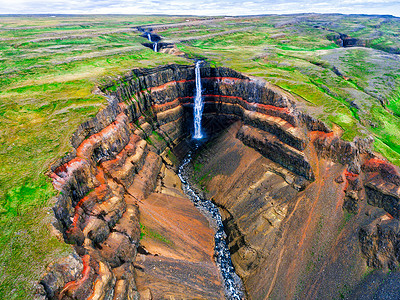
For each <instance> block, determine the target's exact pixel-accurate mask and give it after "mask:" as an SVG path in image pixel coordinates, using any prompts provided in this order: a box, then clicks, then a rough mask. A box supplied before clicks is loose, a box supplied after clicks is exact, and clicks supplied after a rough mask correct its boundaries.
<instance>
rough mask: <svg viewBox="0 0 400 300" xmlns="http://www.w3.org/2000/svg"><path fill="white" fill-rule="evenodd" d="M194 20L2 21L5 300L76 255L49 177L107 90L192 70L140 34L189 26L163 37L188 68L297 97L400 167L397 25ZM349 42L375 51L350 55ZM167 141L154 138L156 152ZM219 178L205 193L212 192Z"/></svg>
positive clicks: (352, 19)
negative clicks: (155, 73) (255, 79)
mask: <svg viewBox="0 0 400 300" xmlns="http://www.w3.org/2000/svg"><path fill="white" fill-rule="evenodd" d="M187 19H189V20H193V19H201V18H191V17H184V18H183V17H167V16H76V17H69V18H66V17H56V18H51V17H18V18H16V17H1V18H0V32H1V38H0V62H1V63H0V227H1V231H2V233H1V235H0V249H1V250H0V298H7V299H29V298H32V293H33V284H32V283H34V282H36V281H37V280H38V278H39V277H40V275H41V274H42V273H43V272H44V270H45V266H46V265H47V264H48V263H50V262H55V261H57V260H58V259H59V258H60V257H62V256H64V255H66V254H67V253H69V251H70V247H69V246H68V245H65V244H63V243H61V242H59V241H58V240H57V239H56V238H55V237H53V236H52V235H51V234H50V233H49V230H50V229H49V226H48V224H49V223H50V221H51V213H50V209H51V207H52V205H53V201H54V199H55V196H56V194H57V192H56V191H55V190H54V189H53V187H52V185H51V183H50V180H49V179H48V178H47V176H46V175H45V173H46V172H47V171H48V167H49V165H50V164H51V162H53V161H55V160H56V159H57V158H60V157H62V156H63V155H65V153H67V152H68V151H70V150H71V146H70V143H69V139H70V137H71V134H72V133H73V132H74V130H75V129H76V128H77V126H78V125H79V124H80V123H82V122H83V121H84V120H87V119H88V118H90V117H91V116H94V115H95V114H96V112H97V111H98V110H99V109H101V108H102V107H104V106H105V105H106V104H107V101H106V99H105V98H104V97H102V96H101V95H98V94H95V93H93V91H96V86H98V85H99V84H103V83H105V82H109V81H110V80H116V78H117V76H118V75H121V74H124V73H125V72H127V71H128V70H129V69H131V68H134V67H154V66H156V65H161V64H167V63H180V64H189V63H192V62H191V61H190V60H187V59H185V58H181V57H176V56H172V55H168V54H163V53H154V52H153V51H151V50H150V49H148V48H146V47H143V46H142V45H141V43H144V42H147V41H146V39H145V38H142V37H140V34H139V32H138V31H137V30H136V29H135V28H134V26H136V25H146V24H164V23H185V24H184V25H183V26H180V27H177V28H164V29H163V30H159V32H158V33H159V34H160V35H162V36H163V37H164V38H165V41H166V42H168V41H175V42H177V47H178V48H179V49H181V50H182V51H184V52H185V53H186V54H187V55H188V56H189V57H203V58H206V59H207V61H208V62H209V63H210V64H211V65H212V66H226V67H231V68H233V69H235V70H237V71H241V72H244V73H246V74H249V75H253V76H259V77H263V78H265V79H266V80H268V81H270V82H272V83H274V84H276V85H278V86H280V87H281V88H283V89H285V90H287V91H290V92H291V93H293V94H294V95H295V97H296V98H297V99H298V100H299V104H298V106H300V107H301V108H302V109H304V110H306V111H308V112H309V113H310V114H311V115H313V116H314V117H317V118H319V119H321V120H323V121H325V122H327V124H329V125H333V124H336V125H338V126H339V127H340V128H342V130H343V138H345V139H348V140H352V139H353V138H354V137H355V136H356V135H359V136H366V135H369V134H372V135H373V136H374V137H375V144H374V146H375V150H377V151H379V152H381V153H382V154H383V155H385V156H386V157H387V158H388V159H389V160H391V161H392V162H394V163H396V164H397V165H400V146H399V143H398V141H399V140H400V130H398V128H400V119H399V118H400V104H399V103H400V76H399V71H400V62H399V60H398V59H397V57H394V56H392V55H389V54H388V53H385V52H380V51H376V50H375V49H380V50H383V51H387V52H390V53H398V52H399V49H400V37H399V35H398V32H399V29H400V22H399V21H398V19H390V18H376V17H374V18H372V17H367V16H340V15H324V16H318V15H305V16H301V17H299V16H267V17H254V18H217V19H214V20H213V21H210V22H205V23H197V24H195V25H193V24H191V22H186V20H187ZM329 24H334V26H333V25H329ZM329 26H332V27H331V28H329ZM338 33H344V34H347V35H349V36H351V37H354V38H357V39H362V40H363V41H365V44H366V46H367V47H370V48H339V46H338V45H337V44H336V43H335V39H336V38H337V34H338ZM180 41H182V42H181V43H179V42H180ZM112 89H113V87H110V90H112ZM161 139H162V136H160V135H158V134H157V133H156V132H153V135H152V140H153V142H157V141H158V142H161ZM169 156H170V157H171V160H174V159H176V158H174V157H173V155H172V153H171V154H169ZM197 167H198V168H201V166H197ZM210 178H212V174H203V175H201V177H200V178H198V181H199V183H200V184H201V185H202V186H205V185H206V184H207V182H208V181H209V180H210ZM349 218H350V216H346V217H345V218H344V220H345V222H347V221H348V219H349ZM343 226H344V225H343ZM143 232H144V233H145V234H148V235H149V236H151V235H152V234H151V233H149V232H146V231H143ZM153 238H158V239H160V240H161V241H163V240H162V238H163V237H162V236H161V235H160V236H158V235H157V234H156V233H154V236H153ZM163 242H166V243H168V242H167V241H163Z"/></svg>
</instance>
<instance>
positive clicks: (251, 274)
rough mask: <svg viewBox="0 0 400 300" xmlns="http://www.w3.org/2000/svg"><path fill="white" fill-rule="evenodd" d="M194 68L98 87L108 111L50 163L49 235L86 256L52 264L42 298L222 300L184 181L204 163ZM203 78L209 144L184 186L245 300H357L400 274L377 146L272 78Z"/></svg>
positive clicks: (389, 187)
mask: <svg viewBox="0 0 400 300" xmlns="http://www.w3.org/2000/svg"><path fill="white" fill-rule="evenodd" d="M195 68H196V67H195V66H193V65H191V66H185V65H166V66H162V67H157V68H153V69H134V70H132V71H131V72H130V74H128V75H126V76H124V77H122V78H120V79H118V80H116V81H114V82H110V83H109V84H108V85H106V86H103V87H100V88H101V90H102V92H103V94H104V95H106V96H107V97H108V99H109V104H108V105H107V107H105V108H104V109H102V110H101V111H99V112H98V114H97V115H96V116H95V117H94V118H92V119H90V120H88V121H86V122H84V123H83V124H81V125H80V126H79V128H78V129H77V130H76V132H75V133H74V134H73V136H72V137H71V143H72V146H73V148H74V151H73V152H71V153H69V154H67V155H66V156H65V157H63V158H62V159H60V160H58V161H57V162H55V163H54V164H53V165H52V166H51V171H50V177H51V179H52V181H53V186H54V188H55V189H57V190H58V191H59V196H58V198H57V202H56V204H55V207H54V213H55V217H56V218H55V219H56V221H55V223H54V224H53V225H54V227H55V228H56V229H57V230H58V231H59V232H60V235H62V238H63V239H64V241H65V242H66V243H69V244H71V245H73V247H74V249H75V254H74V255H71V256H69V257H66V258H65V259H64V260H63V261H60V262H58V263H56V264H53V265H51V266H49V267H48V272H47V273H46V274H45V275H44V276H43V278H42V280H41V281H40V285H41V286H42V291H41V292H40V294H39V295H38V297H41V299H139V297H140V299H224V298H225V295H226V289H225V287H224V284H223V283H222V276H221V274H220V271H219V269H218V267H217V265H216V263H215V254H214V234H215V232H214V229H215V228H213V226H210V222H209V220H208V219H207V218H206V217H205V216H204V215H203V214H202V213H201V212H200V211H199V210H198V209H197V208H196V207H195V206H194V205H193V203H192V202H191V200H190V199H189V198H188V197H187V196H186V194H185V193H184V190H185V187H184V186H182V184H181V181H180V178H179V176H178V173H179V166H180V165H181V163H182V162H184V158H185V157H186V155H187V154H188V153H191V151H194V148H193V144H192V143H191V140H192V136H194V137H195V138H196V135H195V128H194V125H193V119H194V116H193V111H194V102H195V90H196V80H195V79H196V72H195ZM198 72H199V74H198V75H200V76H201V82H200V83H201V86H202V91H203V94H202V99H203V100H204V107H202V114H201V115H202V120H201V124H202V131H201V132H197V133H198V134H199V135H198V136H197V137H200V136H201V135H204V137H205V138H204V141H203V143H202V144H201V145H200V146H199V147H198V149H197V150H196V151H195V152H192V153H193V155H192V161H191V162H190V163H188V168H187V171H186V175H185V176H186V178H188V179H189V180H190V181H191V184H193V190H196V192H197V193H198V194H199V195H200V196H201V198H202V199H210V201H212V203H214V204H215V206H216V207H218V209H219V212H220V214H221V216H222V223H223V226H224V228H225V231H226V235H227V237H226V243H227V245H228V247H229V250H230V254H231V258H232V263H233V266H234V268H235V270H236V273H237V275H238V276H239V277H240V278H241V280H242V281H243V286H244V294H245V295H243V296H242V297H243V298H244V297H246V298H247V299H268V298H273V299H275V298H276V299H336V298H340V297H341V295H344V294H345V293H349V292H350V295H353V296H354V297H356V296H357V293H359V292H360V291H361V290H363V289H364V284H365V282H367V281H368V279H369V277H368V273H366V270H369V269H374V268H375V269H382V270H383V271H382V272H386V271H387V270H391V269H395V268H396V267H397V266H398V265H399V262H400V233H399V217H400V212H399V208H400V207H399V200H400V190H399V186H400V174H399V171H398V168H397V167H395V166H394V165H391V164H390V163H388V162H387V161H386V160H384V159H383V158H382V157H377V156H376V154H374V153H373V152H372V151H371V149H370V145H371V140H369V139H365V140H364V139H355V140H354V141H353V142H347V141H343V140H342V139H341V138H340V134H341V130H340V128H338V127H334V128H332V129H330V128H328V127H327V126H326V125H325V124H324V123H323V122H321V121H319V120H316V119H314V118H312V117H311V116H309V115H308V114H306V113H305V112H302V111H301V110H300V109H298V108H297V106H296V101H297V100H296V99H295V98H294V97H293V96H292V95H290V94H289V93H287V92H286V91H283V90H281V89H279V88H277V87H276V86H273V85H272V84H270V83H268V82H266V81H265V80H262V79H259V78H255V77H249V76H246V75H244V74H241V73H238V72H236V71H234V70H231V69H228V68H223V67H219V68H213V67H210V66H208V65H207V64H206V63H204V64H202V65H201V67H199V68H198ZM195 148H196V147H195ZM211 223H212V222H211ZM382 274H383V273H382ZM382 276H383V275H382ZM376 280H377V281H378V280H381V279H379V278H377V277H376ZM381 281H382V280H381ZM332 282H334V284H332ZM382 282H383V281H382ZM384 288H385V283H382V284H381V285H379V284H378V285H375V286H372V287H371V290H370V291H368V292H369V293H371V294H372V293H375V292H376V291H378V290H379V289H384ZM364 292H365V290H364Z"/></svg>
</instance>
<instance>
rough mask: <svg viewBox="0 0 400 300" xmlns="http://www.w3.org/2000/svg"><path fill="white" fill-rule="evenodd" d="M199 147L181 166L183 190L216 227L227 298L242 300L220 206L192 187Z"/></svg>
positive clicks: (216, 253)
mask: <svg viewBox="0 0 400 300" xmlns="http://www.w3.org/2000/svg"><path fill="white" fill-rule="evenodd" d="M198 148H199V143H196V144H195V146H194V149H193V150H191V151H189V153H188V154H187V155H186V157H185V158H184V159H183V161H182V164H181V165H180V167H179V171H178V176H179V179H180V180H181V182H182V186H183V191H184V192H185V194H186V195H187V196H188V197H189V199H190V200H191V201H192V202H193V203H194V205H195V206H196V207H197V208H198V209H199V210H200V211H201V213H202V214H203V215H204V216H205V217H206V218H207V219H208V220H209V222H210V225H211V226H212V227H213V228H214V229H215V236H214V239H215V246H214V257H215V261H216V263H217V266H218V268H219V270H220V272H221V277H222V281H223V285H224V288H225V294H226V298H227V299H232V300H233V299H234V300H241V299H245V295H244V292H243V291H244V288H243V283H242V280H241V279H240V277H239V276H238V275H237V274H236V273H235V268H234V267H233V265H232V261H231V254H230V252H229V248H228V244H227V243H226V237H227V236H226V233H225V231H224V225H223V223H222V217H221V214H220V212H219V210H218V207H217V206H216V205H215V204H214V203H212V202H211V201H210V200H208V199H204V198H203V197H201V196H200V195H199V194H198V193H197V192H196V191H195V188H193V187H192V185H191V183H190V180H189V178H190V174H191V172H190V170H189V167H190V162H191V160H192V157H193V154H194V153H195V151H196V150H198Z"/></svg>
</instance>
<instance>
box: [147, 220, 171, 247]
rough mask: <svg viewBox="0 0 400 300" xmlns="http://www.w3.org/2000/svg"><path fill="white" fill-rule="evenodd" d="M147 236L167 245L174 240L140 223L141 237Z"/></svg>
mask: <svg viewBox="0 0 400 300" xmlns="http://www.w3.org/2000/svg"><path fill="white" fill-rule="evenodd" d="M146 236H147V237H148V238H150V239H155V240H158V241H160V242H163V243H165V244H167V245H172V242H171V241H170V240H169V239H167V238H166V237H164V236H162V235H161V234H159V233H158V232H156V231H154V230H152V229H150V228H148V227H146V226H144V225H143V224H140V239H142V238H145V237H146Z"/></svg>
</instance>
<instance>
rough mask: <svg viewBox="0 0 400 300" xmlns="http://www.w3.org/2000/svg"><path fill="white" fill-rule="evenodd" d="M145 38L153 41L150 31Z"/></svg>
mask: <svg viewBox="0 0 400 300" xmlns="http://www.w3.org/2000/svg"><path fill="white" fill-rule="evenodd" d="M147 39H148V40H149V41H150V43H152V42H153V41H152V40H151V33H150V32H148V33H147Z"/></svg>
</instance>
